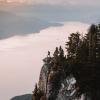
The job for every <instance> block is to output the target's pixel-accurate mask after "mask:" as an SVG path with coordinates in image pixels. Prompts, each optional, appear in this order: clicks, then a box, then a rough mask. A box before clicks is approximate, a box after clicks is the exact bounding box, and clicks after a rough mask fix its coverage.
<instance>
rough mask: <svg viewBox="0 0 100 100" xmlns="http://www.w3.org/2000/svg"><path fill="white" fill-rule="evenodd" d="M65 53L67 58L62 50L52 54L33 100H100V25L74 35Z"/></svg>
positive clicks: (69, 38)
mask: <svg viewBox="0 0 100 100" xmlns="http://www.w3.org/2000/svg"><path fill="white" fill-rule="evenodd" d="M65 49H66V52H67V55H65V54H64V50H63V49H62V47H61V46H60V47H56V49H55V51H54V54H53V56H51V55H50V51H48V55H47V57H46V58H45V59H43V61H44V65H43V67H42V69H41V73H40V79H39V82H38V84H36V86H35V89H34V91H33V98H32V100H100V86H99V84H100V79H99V76H100V68H99V66H100V24H97V25H95V24H92V25H91V26H90V28H89V29H88V32H87V33H86V34H84V35H82V34H81V33H79V32H76V33H72V34H70V36H69V37H68V41H67V42H66V43H65ZM73 78H75V79H73ZM70 79H73V80H75V81H73V82H72V83H73V84H72V83H71V81H68V80H70ZM68 82H69V84H68ZM70 84H71V85H70ZM69 85H70V89H68V87H69ZM82 94H83V95H84V99H81V98H82Z"/></svg>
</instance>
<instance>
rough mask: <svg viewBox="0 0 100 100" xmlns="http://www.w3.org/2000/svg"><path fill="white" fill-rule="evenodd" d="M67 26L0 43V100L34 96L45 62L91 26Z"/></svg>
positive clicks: (14, 37) (76, 24)
mask: <svg viewBox="0 0 100 100" xmlns="http://www.w3.org/2000/svg"><path fill="white" fill-rule="evenodd" d="M63 24H64V26H59V27H49V28H47V29H44V30H41V31H40V33H38V34H31V33H30V34H28V35H24V36H17V35H16V36H13V37H10V38H7V39H3V40H0V100H9V99H10V98H12V97H13V96H16V95H20V94H25V93H31V92H32V90H33V89H34V84H35V83H36V82H38V79H39V73H40V70H41V67H42V65H43V61H42V59H43V58H45V57H46V56H47V52H48V50H49V51H51V55H52V54H53V51H54V50H55V47H57V46H60V45H62V47H63V48H65V42H66V41H67V37H68V36H69V34H70V33H72V32H81V33H82V34H83V33H86V32H87V30H88V27H89V25H88V24H85V23H81V22H65V23H63Z"/></svg>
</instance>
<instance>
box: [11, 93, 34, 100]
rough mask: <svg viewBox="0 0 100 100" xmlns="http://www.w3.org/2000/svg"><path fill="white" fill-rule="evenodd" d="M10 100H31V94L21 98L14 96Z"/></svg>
mask: <svg viewBox="0 0 100 100" xmlns="http://www.w3.org/2000/svg"><path fill="white" fill-rule="evenodd" d="M11 100H32V94H25V95H21V96H15V97H14V98H12V99H11Z"/></svg>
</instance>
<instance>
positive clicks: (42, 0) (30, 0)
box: [0, 0, 100, 6]
mask: <svg viewBox="0 0 100 100" xmlns="http://www.w3.org/2000/svg"><path fill="white" fill-rule="evenodd" d="M0 2H7V3H11V2H16V3H26V4H34V5H36V4H50V5H84V6H85V5H90V6H97V5H100V0H0Z"/></svg>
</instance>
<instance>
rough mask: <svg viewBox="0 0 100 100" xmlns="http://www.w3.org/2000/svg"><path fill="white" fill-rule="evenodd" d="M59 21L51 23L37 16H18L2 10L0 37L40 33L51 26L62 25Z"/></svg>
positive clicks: (0, 12) (0, 13) (0, 14)
mask: <svg viewBox="0 0 100 100" xmlns="http://www.w3.org/2000/svg"><path fill="white" fill-rule="evenodd" d="M60 25H62V24H59V23H50V22H47V21H44V20H41V19H38V18H35V17H27V16H23V17H22V16H18V15H16V14H13V13H11V12H7V11H0V39H3V38H8V37H11V36H14V35H25V34H29V33H39V32H40V30H42V29H45V28H48V27H50V26H60Z"/></svg>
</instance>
